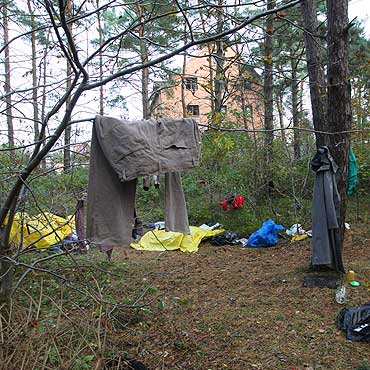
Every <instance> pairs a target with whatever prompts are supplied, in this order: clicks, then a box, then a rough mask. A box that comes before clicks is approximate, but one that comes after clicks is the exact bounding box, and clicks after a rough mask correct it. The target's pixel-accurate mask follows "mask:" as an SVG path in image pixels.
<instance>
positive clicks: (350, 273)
mask: <svg viewBox="0 0 370 370" xmlns="http://www.w3.org/2000/svg"><path fill="white" fill-rule="evenodd" d="M346 280H347V281H348V282H349V283H350V282H351V281H354V280H355V272H354V271H352V270H350V271H348V272H347V274H346Z"/></svg>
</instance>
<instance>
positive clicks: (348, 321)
mask: <svg viewBox="0 0 370 370" xmlns="http://www.w3.org/2000/svg"><path fill="white" fill-rule="evenodd" d="M336 322H337V325H338V327H339V328H340V329H341V330H343V331H344V332H345V333H346V335H347V339H349V340H354V341H360V342H370V302H368V303H366V304H364V305H362V306H358V307H351V308H344V309H343V310H342V311H340V312H339V314H338V316H337V319H336Z"/></svg>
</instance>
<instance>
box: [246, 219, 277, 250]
mask: <svg viewBox="0 0 370 370" xmlns="http://www.w3.org/2000/svg"><path fill="white" fill-rule="evenodd" d="M278 230H284V226H282V225H277V224H275V222H274V221H273V220H268V221H265V222H264V223H263V224H262V227H261V228H260V229H258V230H257V231H255V232H254V233H253V234H252V235H251V236H250V237H249V239H248V243H247V245H248V247H252V248H260V247H272V246H273V245H275V244H277V242H278V235H277V233H276V231H278Z"/></svg>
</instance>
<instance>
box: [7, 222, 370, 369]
mask: <svg viewBox="0 0 370 370" xmlns="http://www.w3.org/2000/svg"><path fill="white" fill-rule="evenodd" d="M310 242H311V241H310V240H308V239H306V240H304V241H300V242H296V243H290V242H289V241H287V240H285V241H283V242H281V243H279V244H278V245H277V246H275V247H272V248H264V249H252V248H242V247H241V246H225V247H216V246H212V245H211V244H209V243H207V242H204V243H202V244H201V245H200V248H199V251H198V252H197V253H193V254H188V253H182V252H180V251H172V252H170V251H168V252H143V251H137V250H134V249H127V248H124V249H123V248H116V249H115V250H114V252H113V260H112V262H109V261H107V259H106V257H105V255H104V254H102V253H100V252H99V251H98V250H97V249H95V248H92V249H91V250H90V251H89V253H88V254H86V255H80V254H76V255H74V257H72V258H71V257H68V258H67V257H58V258H55V259H53V260H49V259H48V260H46V261H45V262H43V264H39V265H38V266H39V267H42V268H48V269H50V270H52V271H53V273H54V275H45V273H44V270H42V269H40V270H36V271H33V272H32V274H29V275H27V278H26V279H25V280H24V281H23V284H22V287H21V288H20V289H19V290H18V291H17V292H18V293H17V295H16V296H15V300H14V304H13V306H12V307H13V311H12V316H11V320H10V321H7V320H5V321H4V319H2V318H1V317H0V319H1V320H0V369H1V370H31V369H32V370H35V369H38V370H41V369H43V370H47V369H63V370H87V369H91V370H93V369H102V367H101V366H100V365H101V364H103V363H105V364H106V365H105V367H104V369H106V370H108V369H112V370H113V369H121V370H123V369H124V370H127V369H128V368H127V367H123V366H122V367H120V366H116V365H117V362H119V361H120V358H126V357H130V358H135V359H137V360H138V361H141V362H142V363H143V364H145V365H146V367H147V369H148V370H180V369H181V370H249V369H251V370H253V369H260V370H280V369H281V370H292V369H294V370H319V369H321V370H335V369H337V370H360V369H361V370H366V369H367V370H369V369H370V358H369V343H360V342H352V341H349V340H347V339H346V338H345V335H344V333H342V332H341V331H340V330H339V329H338V328H337V326H336V324H335V320H336V317H337V314H338V313H339V312H340V311H341V309H342V308H343V307H351V306H357V305H361V304H364V303H366V302H369V301H370V290H369V287H368V285H367V284H366V283H367V282H368V281H370V231H369V230H368V226H367V225H365V224H364V223H363V224H358V225H352V227H351V230H350V231H348V232H347V233H346V240H345V245H344V262H345V266H346V269H347V270H354V271H355V273H356V280H358V281H359V282H360V283H361V285H360V286H359V287H351V286H349V285H348V284H346V290H347V300H346V303H345V304H344V305H339V304H338V303H336V301H335V289H329V288H306V287H303V280H304V277H305V276H308V275H312V272H309V269H308V266H309V262H310V257H311V245H310ZM36 257H37V255H36ZM28 258H35V255H32V254H31V255H30V256H29V257H28ZM22 271H23V270H20V272H19V274H20V273H21V272H22ZM61 275H63V276H65V277H66V279H64V280H63V279H62V280H60V278H59V279H58V278H56V276H61ZM52 276H54V278H53V277H52ZM94 295H95V299H93V300H92V299H91V297H92V296H94ZM96 297H99V299H96ZM101 300H104V301H106V302H107V301H108V302H111V303H113V305H112V304H111V303H108V304H106V303H105V304H102V303H101ZM117 303H118V304H119V305H118V306H116V305H115V304H117ZM133 306H134V307H136V308H135V309H133V308H132V307H133ZM109 359H114V361H110V362H109ZM107 360H108V361H107ZM366 364H368V365H366Z"/></svg>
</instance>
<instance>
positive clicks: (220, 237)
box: [211, 231, 238, 246]
mask: <svg viewBox="0 0 370 370" xmlns="http://www.w3.org/2000/svg"><path fill="white" fill-rule="evenodd" d="M237 239H238V234H237V233H236V232H235V231H224V232H222V233H221V234H217V235H215V236H213V237H212V239H211V243H212V244H213V245H217V246H222V245H229V244H234V242H235V240H237Z"/></svg>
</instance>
